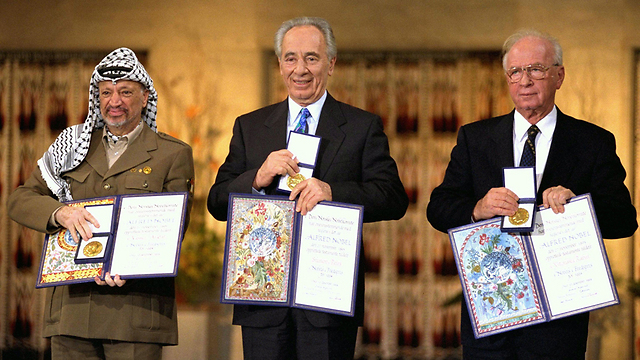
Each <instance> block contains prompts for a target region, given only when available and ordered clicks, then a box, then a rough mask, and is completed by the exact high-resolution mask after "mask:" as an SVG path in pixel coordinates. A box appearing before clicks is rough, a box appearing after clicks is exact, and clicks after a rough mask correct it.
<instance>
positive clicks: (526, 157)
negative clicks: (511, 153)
mask: <svg viewBox="0 0 640 360" xmlns="http://www.w3.org/2000/svg"><path fill="white" fill-rule="evenodd" d="M539 132H540V129H538V127H537V126H535V125H531V127H530V128H529V130H527V141H525V143H524V148H523V149H522V157H521V158H520V166H535V165H536V136H538V133H539Z"/></svg>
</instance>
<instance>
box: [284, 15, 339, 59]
mask: <svg viewBox="0 0 640 360" xmlns="http://www.w3.org/2000/svg"><path fill="white" fill-rule="evenodd" d="M305 25H311V26H315V27H316V28H317V29H318V30H320V32H321V33H322V35H324V42H325V44H326V45H327V56H328V57H329V60H332V59H333V58H335V57H336V55H338V49H337V47H336V38H335V37H334V36H333V30H331V25H329V22H327V20H325V19H322V18H319V17H306V16H305V17H299V18H295V19H291V20H287V21H285V22H283V23H282V25H280V28H279V29H278V31H276V36H275V38H274V49H275V52H276V56H277V57H278V58H280V56H281V55H282V40H283V39H284V35H285V34H286V33H287V31H289V30H291V29H293V28H294V27H296V26H305Z"/></svg>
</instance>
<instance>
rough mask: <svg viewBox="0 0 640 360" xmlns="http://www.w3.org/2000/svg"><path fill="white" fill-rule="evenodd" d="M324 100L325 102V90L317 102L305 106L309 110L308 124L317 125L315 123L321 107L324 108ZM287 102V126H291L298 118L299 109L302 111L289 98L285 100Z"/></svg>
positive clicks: (300, 107) (318, 117)
mask: <svg viewBox="0 0 640 360" xmlns="http://www.w3.org/2000/svg"><path fill="white" fill-rule="evenodd" d="M325 100H327V90H325V91H324V94H322V97H320V99H318V101H316V102H314V103H313V104H310V105H308V106H306V108H307V110H309V113H310V114H311V120H310V121H309V122H310V123H317V121H318V120H319V119H320V113H321V112H322V106H324V102H325ZM287 101H288V103H289V120H288V124H289V126H293V124H294V123H295V122H296V119H297V118H298V114H299V113H300V109H302V106H300V105H298V103H296V102H295V101H293V100H292V99H291V97H290V96H289V97H288V98H287Z"/></svg>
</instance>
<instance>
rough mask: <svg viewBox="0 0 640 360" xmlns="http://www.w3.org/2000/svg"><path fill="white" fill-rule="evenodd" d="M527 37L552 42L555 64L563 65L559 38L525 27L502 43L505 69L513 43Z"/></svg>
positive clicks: (505, 68)
mask: <svg viewBox="0 0 640 360" xmlns="http://www.w3.org/2000/svg"><path fill="white" fill-rule="evenodd" d="M527 37H534V38H538V39H542V40H546V41H548V42H549V43H551V45H552V46H553V65H562V46H560V43H559V42H558V39H556V38H554V37H553V36H551V35H549V34H545V33H542V32H540V31H537V30H533V29H523V30H520V31H518V32H516V33H515V34H513V35H511V36H509V37H508V38H507V40H506V41H505V42H504V45H502V67H503V68H504V70H505V71H506V70H507V55H508V54H509V51H511V48H512V47H513V45H515V44H516V43H517V42H518V41H520V40H522V39H524V38H527Z"/></svg>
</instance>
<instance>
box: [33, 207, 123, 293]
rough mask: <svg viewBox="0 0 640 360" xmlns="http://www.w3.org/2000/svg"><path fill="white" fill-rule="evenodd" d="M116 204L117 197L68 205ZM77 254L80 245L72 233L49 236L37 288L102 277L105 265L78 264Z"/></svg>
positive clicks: (62, 231) (57, 233)
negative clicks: (76, 260)
mask: <svg viewBox="0 0 640 360" xmlns="http://www.w3.org/2000/svg"><path fill="white" fill-rule="evenodd" d="M114 202H115V197H111V198H101V199H96V200H87V201H77V202H73V203H69V204H68V205H69V206H84V207H87V206H94V205H113V204H114ZM77 252H78V244H76V243H75V241H73V238H72V237H71V233H70V232H69V231H68V230H67V229H62V230H60V231H58V232H56V233H54V234H51V235H47V236H46V237H45V242H44V250H43V256H42V259H41V263H40V273H39V276H38V279H37V283H36V287H41V286H53V285H62V284H73V283H80V282H87V281H93V278H94V277H95V276H101V275H102V267H103V265H104V264H103V263H101V262H100V263H88V264H78V263H76V262H75V261H74V259H75V257H76V254H77Z"/></svg>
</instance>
